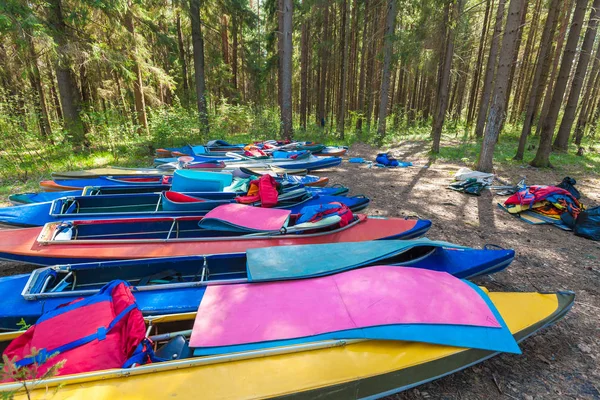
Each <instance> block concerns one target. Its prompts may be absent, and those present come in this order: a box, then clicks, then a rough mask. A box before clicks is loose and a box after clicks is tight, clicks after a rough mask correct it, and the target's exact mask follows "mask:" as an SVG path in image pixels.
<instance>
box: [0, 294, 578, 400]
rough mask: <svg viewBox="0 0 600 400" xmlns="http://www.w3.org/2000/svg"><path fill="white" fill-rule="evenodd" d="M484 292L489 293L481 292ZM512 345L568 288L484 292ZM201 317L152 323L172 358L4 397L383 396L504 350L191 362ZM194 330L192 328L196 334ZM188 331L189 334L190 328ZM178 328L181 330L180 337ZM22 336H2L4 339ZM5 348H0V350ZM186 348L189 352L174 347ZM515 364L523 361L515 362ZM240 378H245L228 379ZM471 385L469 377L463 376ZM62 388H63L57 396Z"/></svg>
mask: <svg viewBox="0 0 600 400" xmlns="http://www.w3.org/2000/svg"><path fill="white" fill-rule="evenodd" d="M481 291H482V292H484V293H487V290H485V288H482V289H481ZM486 298H487V299H488V300H489V305H490V309H492V308H493V309H494V310H495V311H496V313H497V316H498V318H501V319H502V321H503V322H504V324H505V325H506V329H507V330H508V331H510V333H511V334H512V336H513V338H514V340H515V341H516V342H521V341H522V340H524V339H525V338H527V337H529V336H531V335H532V334H534V333H536V332H538V331H540V330H542V329H543V328H545V327H548V326H551V325H553V324H555V323H556V322H558V321H559V320H561V319H562V318H563V317H564V316H565V315H566V314H567V313H568V311H569V310H570V308H571V307H572V305H573V302H574V298H575V295H574V293H572V292H557V293H510V292H505V293H503V292H490V293H487V294H486ZM196 317H197V315H196V314H195V313H183V314H172V315H166V316H158V317H153V318H148V319H147V320H146V323H147V325H148V331H149V332H151V333H152V332H153V331H154V330H156V331H157V332H159V334H155V335H153V336H151V338H152V339H153V340H154V341H155V342H156V343H158V350H157V351H156V354H157V356H162V357H167V358H169V359H172V358H173V355H174V354H175V359H172V361H166V362H159V363H152V364H149V365H142V366H136V367H135V368H123V369H110V370H104V371H96V372H90V373H80V374H75V375H66V376H58V377H53V378H48V379H45V380H44V381H43V385H40V384H38V385H36V386H32V387H30V388H29V391H28V393H27V394H25V393H23V392H22V383H12V384H11V383H5V384H2V385H0V391H3V392H6V391H19V390H21V392H17V393H16V397H15V398H18V399H25V398H27V396H31V398H45V397H47V393H48V390H51V391H52V393H53V398H55V399H72V398H94V399H114V398H144V399H164V398H169V397H175V396H177V397H184V398H187V397H194V396H196V395H197V393H198V392H199V391H201V392H202V398H203V399H222V398H223V397H225V396H228V397H229V398H283V397H285V398H290V397H294V398H325V397H339V398H344V399H358V398H379V397H384V396H388V395H392V394H394V393H398V392H401V391H404V390H408V389H410V388H413V387H415V386H418V385H420V384H424V383H427V382H431V381H433V380H435V379H438V378H440V377H443V376H445V375H448V374H450V373H454V372H457V371H460V370H462V369H465V368H467V367H470V366H472V365H474V364H477V363H479V362H482V361H484V360H486V359H488V358H490V357H492V356H495V355H497V354H499V352H498V351H494V350H481V349H475V348H469V347H465V348H461V347H455V346H449V345H440V344H431V343H424V342H416V341H397V340H364V339H331V340H320V341H315V342H311V343H302V344H294V345H288V346H283V347H275V348H268V349H262V350H249V351H243V352H238V353H234V354H225V355H224V354H219V355H214V356H204V357H194V356H190V354H189V350H187V351H181V352H174V351H173V348H174V347H175V348H179V349H187V345H186V344H187V339H186V334H187V335H189V330H191V331H193V328H192V326H193V321H194V319H195V318H196ZM191 328H192V329H191ZM186 329H187V331H186ZM175 330H178V331H175ZM21 334H22V332H15V333H5V334H0V341H3V342H4V343H7V342H9V341H11V340H13V339H14V338H17V337H19V336H20V335H21ZM4 343H0V344H4ZM177 343H182V344H184V345H185V346H184V347H183V348H182V347H181V346H175V345H176V344H177ZM513 362H515V363H517V362H519V360H518V359H513ZM232 377H244V379H232ZM467 379H468V378H467ZM54 388H57V389H58V390H54Z"/></svg>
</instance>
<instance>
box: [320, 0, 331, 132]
mask: <svg viewBox="0 0 600 400" xmlns="http://www.w3.org/2000/svg"><path fill="white" fill-rule="evenodd" d="M323 8H324V9H323V25H322V28H323V42H321V43H320V49H319V50H320V51H319V53H320V54H319V61H320V73H319V75H320V83H319V102H318V104H317V115H318V118H317V122H318V125H319V126H320V127H321V128H325V114H326V109H325V100H326V98H325V97H326V94H327V63H328V55H329V50H328V49H327V42H328V41H329V4H327V3H325V5H324V6H323Z"/></svg>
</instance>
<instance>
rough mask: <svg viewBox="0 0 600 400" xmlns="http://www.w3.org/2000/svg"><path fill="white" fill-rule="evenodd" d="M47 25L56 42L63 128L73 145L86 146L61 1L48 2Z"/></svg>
mask: <svg viewBox="0 0 600 400" xmlns="http://www.w3.org/2000/svg"><path fill="white" fill-rule="evenodd" d="M49 6H50V7H49V14H48V15H49V24H50V26H51V28H52V36H53V38H54V42H56V44H57V46H56V52H57V61H56V80H57V82H58V93H59V95H60V103H61V105H62V111H63V117H64V127H65V130H66V131H67V132H69V134H70V136H71V140H72V142H73V143H74V144H75V145H82V144H86V138H85V130H84V126H83V121H82V120H81V116H80V115H79V113H80V99H79V90H78V89H77V81H76V80H75V76H74V75H73V70H72V69H71V66H72V64H73V61H72V59H71V52H70V50H69V47H70V41H71V38H70V32H69V31H68V29H67V26H66V24H65V19H64V16H63V9H62V0H50V1H49Z"/></svg>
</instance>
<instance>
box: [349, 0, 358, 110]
mask: <svg viewBox="0 0 600 400" xmlns="http://www.w3.org/2000/svg"><path fill="white" fill-rule="evenodd" d="M358 7H359V4H358V0H353V1H352V12H351V14H350V26H351V31H350V56H349V58H348V63H349V66H348V71H349V72H348V73H349V76H348V80H347V83H346V85H347V86H348V88H347V89H346V90H347V91H348V99H347V102H348V103H347V105H348V107H347V108H348V110H352V111H354V110H356V87H357V85H356V72H357V69H356V68H357V66H358V33H359V31H360V27H359V25H358Z"/></svg>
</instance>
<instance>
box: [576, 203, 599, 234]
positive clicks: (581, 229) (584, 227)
mask: <svg viewBox="0 0 600 400" xmlns="http://www.w3.org/2000/svg"><path fill="white" fill-rule="evenodd" d="M573 232H575V234H576V235H577V236H581V237H584V238H587V239H591V240H597V241H600V207H594V208H590V209H589V210H585V211H582V212H580V213H579V216H578V217H577V220H576V221H575V227H574V228H573Z"/></svg>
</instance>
